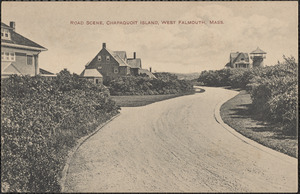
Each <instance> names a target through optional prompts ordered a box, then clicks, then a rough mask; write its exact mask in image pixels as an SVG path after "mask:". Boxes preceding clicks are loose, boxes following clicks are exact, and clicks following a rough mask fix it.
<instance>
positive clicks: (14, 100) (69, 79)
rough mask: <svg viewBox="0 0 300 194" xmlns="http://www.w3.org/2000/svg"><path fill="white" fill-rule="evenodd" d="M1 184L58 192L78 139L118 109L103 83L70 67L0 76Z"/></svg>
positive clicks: (8, 188) (7, 188)
mask: <svg viewBox="0 0 300 194" xmlns="http://www.w3.org/2000/svg"><path fill="white" fill-rule="evenodd" d="M1 93H2V98H1V182H2V187H1V190H2V191H6V192H59V191H60V185H59V180H60V178H61V177H60V176H61V171H62V169H63V167H64V164H65V161H66V156H67V153H68V151H69V150H70V149H71V148H72V147H73V146H74V145H75V144H76V140H78V139H79V138H80V137H82V136H85V135H86V134H88V133H90V132H92V131H94V130H95V129H96V127H97V126H98V125H99V124H100V123H103V122H105V121H106V120H108V119H109V118H111V117H112V116H114V115H116V114H117V113H118V109H119V107H117V106H116V105H115V103H114V101H112V100H111V99H110V98H109V91H108V90H107V89H106V88H105V87H104V86H102V85H94V84H93V83H91V82H89V81H86V80H80V79H79V77H78V76H77V75H71V74H70V73H69V72H68V71H67V70H64V71H61V72H60V73H59V74H58V75H57V78H55V79H53V80H46V79H44V78H42V77H39V76H36V77H29V76H24V77H21V76H11V77H10V78H8V79H3V80H1Z"/></svg>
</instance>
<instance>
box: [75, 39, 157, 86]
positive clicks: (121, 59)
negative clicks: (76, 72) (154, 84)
mask: <svg viewBox="0 0 300 194" xmlns="http://www.w3.org/2000/svg"><path fill="white" fill-rule="evenodd" d="M90 69H93V75H96V74H97V76H98V78H100V75H101V76H102V77H101V78H102V80H107V79H109V78H110V79H111V78H116V77H120V76H126V75H134V76H136V75H140V74H141V73H145V72H147V73H145V74H147V75H148V76H149V77H155V76H154V75H153V74H152V72H150V71H148V70H146V69H142V60H141V59H140V58H136V53H135V52H134V53H133V58H127V54H126V51H112V50H109V49H107V48H106V43H103V44H102V49H101V50H100V52H99V53H98V54H97V55H96V56H95V57H94V58H93V59H92V60H91V62H89V63H88V64H87V65H86V66H85V69H84V71H83V72H82V73H81V74H80V75H81V77H87V76H85V74H86V73H85V72H91V70H90ZM95 70H97V71H95ZM97 72H98V73H99V74H98V73H97ZM98 78H96V77H95V78H91V77H90V79H92V80H93V81H94V82H95V83H96V82H97V81H96V79H98ZM98 83H99V81H98Z"/></svg>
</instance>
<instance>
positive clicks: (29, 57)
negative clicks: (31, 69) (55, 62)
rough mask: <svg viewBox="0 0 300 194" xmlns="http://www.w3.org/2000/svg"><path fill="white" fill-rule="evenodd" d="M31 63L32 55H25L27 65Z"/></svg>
mask: <svg viewBox="0 0 300 194" xmlns="http://www.w3.org/2000/svg"><path fill="white" fill-rule="evenodd" d="M32 63H33V56H31V55H27V65H32Z"/></svg>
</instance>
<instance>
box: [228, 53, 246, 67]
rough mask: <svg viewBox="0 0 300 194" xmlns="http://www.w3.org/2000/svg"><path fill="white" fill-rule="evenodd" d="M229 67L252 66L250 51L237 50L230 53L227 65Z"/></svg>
mask: <svg viewBox="0 0 300 194" xmlns="http://www.w3.org/2000/svg"><path fill="white" fill-rule="evenodd" d="M225 67H227V68H251V64H250V61H249V55H248V53H243V52H236V53H230V56H229V63H227V64H226V65H225Z"/></svg>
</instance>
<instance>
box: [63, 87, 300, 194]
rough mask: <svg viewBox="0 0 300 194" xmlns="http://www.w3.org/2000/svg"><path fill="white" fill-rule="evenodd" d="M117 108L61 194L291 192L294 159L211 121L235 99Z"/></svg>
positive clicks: (222, 95)
mask: <svg viewBox="0 0 300 194" xmlns="http://www.w3.org/2000/svg"><path fill="white" fill-rule="evenodd" d="M205 90H206V92H204V93H198V94H195V95H190V96H183V97H178V98H174V99H170V100H166V101H162V102H157V103H154V104H150V105H147V106H144V107H136V108H122V111H121V115H120V116H119V117H118V118H116V119H115V120H113V121H112V122H111V123H109V124H108V125H106V126H105V127H104V128H102V129H101V130H100V131H99V132H98V133H96V134H95V135H94V136H92V137H91V138H90V139H88V140H87V141H86V142H85V143H84V144H83V145H82V146H81V147H80V148H79V149H78V151H77V152H76V153H75V155H74V158H73V159H72V162H71V163H70V167H69V171H68V175H67V179H66V183H65V191H66V192H296V191H297V188H298V180H297V177H298V173H297V172H298V168H297V159H294V158H291V157H288V156H286V157H285V158H284V160H283V158H282V157H276V156H274V155H271V154H268V153H266V152H263V151H261V150H259V149H257V148H255V147H253V146H251V145H249V144H247V143H245V142H244V141H242V140H240V139H239V138H237V137H236V136H234V135H232V134H231V133H229V132H228V131H227V130H225V129H224V128H223V127H222V126H221V125H220V124H219V123H217V122H216V120H215V118H214V108H215V106H216V105H217V104H218V102H220V101H222V100H223V101H224V100H226V99H230V98H231V97H233V96H235V95H236V94H237V92H234V91H229V90H225V89H221V88H205Z"/></svg>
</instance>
